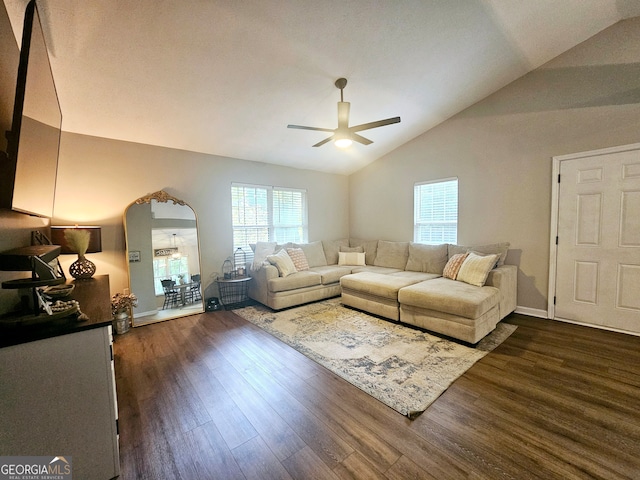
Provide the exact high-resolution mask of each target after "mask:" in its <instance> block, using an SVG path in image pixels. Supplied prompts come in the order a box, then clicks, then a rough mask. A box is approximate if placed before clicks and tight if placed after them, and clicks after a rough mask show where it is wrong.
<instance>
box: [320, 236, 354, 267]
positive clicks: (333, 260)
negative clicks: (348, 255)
mask: <svg viewBox="0 0 640 480" xmlns="http://www.w3.org/2000/svg"><path fill="white" fill-rule="evenodd" d="M348 246H349V239H348V238H343V239H340V240H323V241H322V248H323V250H324V256H325V259H326V262H327V263H325V265H337V264H338V252H339V251H340V247H348Z"/></svg>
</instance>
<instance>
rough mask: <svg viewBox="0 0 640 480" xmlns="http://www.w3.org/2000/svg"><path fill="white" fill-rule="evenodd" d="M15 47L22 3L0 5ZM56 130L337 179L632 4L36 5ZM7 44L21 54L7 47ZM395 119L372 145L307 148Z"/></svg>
mask: <svg viewBox="0 0 640 480" xmlns="http://www.w3.org/2000/svg"><path fill="white" fill-rule="evenodd" d="M3 1H4V3H5V6H6V9H7V13H8V15H9V17H10V20H11V23H12V26H13V29H14V33H15V35H16V38H20V37H21V34H22V17H23V15H24V8H25V6H26V4H27V0H3ZM37 3H38V8H39V11H40V14H41V16H42V18H43V24H44V29H45V36H46V40H47V42H48V47H49V52H50V57H51V66H52V70H53V73H54V77H55V81H56V87H57V90H58V96H59V98H60V104H61V108H62V114H63V130H65V131H68V132H74V133H81V134H86V135H94V136H99V137H105V138H112V139H118V140H125V141H131V142H138V143H144V144H151V145H159V146H164V147H171V148H177V149H183V150H190V151H195V152H202V153H207V154H214V155H222V156H227V157H233V158H241V159H246V160H254V161H258V162H267V163H274V164H279V165H286V166H291V167H296V168H304V169H313V170H319V171H326V172H335V173H343V174H349V173H351V172H354V171H355V170H357V169H359V168H362V167H363V166H365V165H367V164H369V163H371V162H373V161H375V160H376V159H378V158H380V157H381V156H383V155H385V154H386V153H388V152H390V151H392V150H394V149H395V148H397V147H399V146H400V145H402V144H404V143H406V142H407V141H409V140H411V139H413V138H415V137H417V136H418V135H420V134H422V133H423V132H425V131H427V130H429V129H430V128H432V127H434V126H435V125H437V124H439V123H440V122H442V121H444V120H446V119H447V118H449V117H451V116H452V115H454V114H456V113H457V112H459V111H461V110H463V109H465V108H466V107H468V106H470V105H472V104H474V103H476V102H477V101H479V100H481V99H482V98H484V97H486V96H487V95H489V94H491V93H493V92H495V91H496V90H498V89H500V88H501V87H503V86H505V85H507V84H508V83H510V82H512V81H513V80H515V79H517V78H518V77H520V76H522V75H524V74H525V73H527V72H528V71H531V70H533V69H535V68H536V67H538V66H540V65H542V64H543V63H545V62H547V61H549V60H550V59H552V58H554V57H555V56H557V55H559V54H560V53H562V52H564V51H566V50H568V49H569V48H571V47H573V46H574V45H576V44H578V43H580V42H582V41H584V40H586V39H587V38H589V37H591V36H593V35H594V34H596V33H598V32H599V31H601V30H603V29H604V28H606V27H608V26H610V25H612V24H614V23H616V22H617V21H619V20H621V19H624V18H628V17H632V16H637V15H640V2H638V1H637V0H535V1H534V0H455V1H452V0H422V1H418V0H415V1H411V0H398V1H391V0H342V1H334V0H263V1H257V0H253V1H237V0H183V1H178V0H135V1H125V0H38V1H37ZM18 44H19V42H18ZM339 77H346V78H347V79H348V85H347V87H346V88H345V90H344V100H345V101H348V102H351V122H350V123H351V124H352V125H355V124H360V123H366V122H371V121H374V120H379V119H383V118H388V117H394V116H400V117H401V118H402V121H401V123H398V124H394V125H390V126H385V127H381V128H376V129H373V130H368V131H367V132H362V134H363V135H365V136H366V137H368V138H369V139H370V140H373V142H374V143H373V144H371V145H368V146H364V145H360V144H354V145H353V146H352V147H350V148H349V149H347V150H341V149H339V148H337V147H335V146H334V145H333V144H332V143H328V144H326V145H324V146H322V147H318V148H312V145H313V144H315V143H317V142H319V141H320V140H322V139H324V138H325V137H326V135H327V134H326V133H323V132H313V131H305V130H292V129H287V128H286V127H287V124H290V123H292V124H301V125H312V126H318V127H324V128H335V127H336V126H337V102H338V101H339V100H340V91H339V90H338V89H337V88H336V87H335V86H334V82H335V80H336V79H337V78H339Z"/></svg>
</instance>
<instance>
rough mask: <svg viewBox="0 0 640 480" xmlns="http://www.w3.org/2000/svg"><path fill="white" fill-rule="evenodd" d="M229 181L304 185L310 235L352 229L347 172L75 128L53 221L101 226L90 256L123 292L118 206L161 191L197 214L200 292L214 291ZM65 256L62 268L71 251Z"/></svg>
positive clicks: (64, 155)
mask: <svg viewBox="0 0 640 480" xmlns="http://www.w3.org/2000/svg"><path fill="white" fill-rule="evenodd" d="M232 182H244V183H255V184H261V185H274V186H283V187H295V188H305V189H307V195H308V204H309V240H310V241H314V240H321V239H333V238H344V237H347V236H348V234H349V217H348V208H347V202H348V198H349V196H348V179H347V177H346V176H343V175H330V174H326V173H319V172H312V171H309V170H299V169H294V168H288V167H280V166H274V165H267V164H262V163H256V162H249V161H244V160H237V159H231V158H225V157H217V156H212V155H204V154H198V153H193V152H186V151H183V150H173V149H168V148H162V147H154V146H149V145H141V144H135V143H129V142H121V141H117V140H108V139H104V138H97V137H90V136H86V135H78V134H72V133H64V134H63V135H62V142H61V149H60V160H59V165H58V183H57V186H56V201H55V210H54V218H53V219H52V222H51V223H52V225H67V224H75V223H78V224H88V225H101V226H102V250H103V251H102V253H97V254H90V255H89V257H90V259H91V260H92V261H93V262H94V263H95V264H96V267H97V272H96V274H109V275H110V281H111V291H112V293H115V292H118V291H122V290H123V289H124V288H127V286H128V284H127V262H126V261H125V260H126V259H125V255H124V252H125V240H124V231H123V212H124V210H125V209H126V207H127V206H128V205H129V204H130V203H132V202H133V201H135V200H136V199H137V198H139V197H142V196H144V195H147V194H150V193H153V192H156V191H158V190H165V191H166V192H167V193H169V194H171V195H173V196H174V197H177V198H179V199H182V200H184V201H185V202H187V203H188V204H189V205H190V206H191V207H192V208H193V209H194V210H195V212H196V214H197V216H198V227H199V234H200V237H199V238H200V248H201V262H202V284H203V287H204V288H205V296H210V295H215V296H217V294H216V293H215V290H212V288H214V285H213V282H214V280H215V278H216V275H217V274H218V273H220V271H221V268H222V263H223V262H224V260H225V259H226V258H227V257H228V256H230V255H232V254H233V248H232V231H231V183H232ZM62 260H63V262H62V263H63V267H64V268H65V271H67V270H68V265H69V264H70V263H71V262H72V261H73V257H72V256H65V257H64V258H63V259H62ZM133 293H135V292H133Z"/></svg>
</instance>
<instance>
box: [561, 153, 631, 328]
mask: <svg viewBox="0 0 640 480" xmlns="http://www.w3.org/2000/svg"><path fill="white" fill-rule="evenodd" d="M559 173H560V177H559V180H560V183H559V185H558V212H557V247H556V255H557V256H556V278H555V318H558V319H565V320H570V321H575V322H579V323H585V324H590V325H594V326H601V327H604V328H607V329H612V330H617V331H624V332H630V333H636V334H640V149H638V148H635V149H632V150H627V151H617V152H612V153H597V152H591V153H590V154H585V156H584V157H578V158H568V159H564V160H561V161H560V162H559Z"/></svg>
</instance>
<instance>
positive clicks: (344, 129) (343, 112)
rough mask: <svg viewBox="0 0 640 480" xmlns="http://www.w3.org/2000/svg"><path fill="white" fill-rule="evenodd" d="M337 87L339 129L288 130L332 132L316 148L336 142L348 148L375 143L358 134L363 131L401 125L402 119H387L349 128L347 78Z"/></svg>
mask: <svg viewBox="0 0 640 480" xmlns="http://www.w3.org/2000/svg"><path fill="white" fill-rule="evenodd" d="M335 85H336V87H337V88H339V89H340V101H339V102H338V128H319V127H305V126H303V125H287V128H298V129H301V130H318V131H320V132H332V133H333V135H331V136H330V137H328V138H325V139H324V140H322V141H320V142H318V143H316V144H315V145H314V147H320V146H321V145H324V144H325V143H328V142H330V141H331V140H335V144H336V146H338V147H341V148H346V147H348V146H350V145H351V143H352V142H354V141H355V142H358V143H362V144H363V145H369V144H371V143H373V142H372V141H371V140H369V139H368V138H365V137H363V136H362V135H358V134H357V133H356V132H361V131H362V130H369V129H371V128H378V127H383V126H385V125H391V124H392V123H399V122H400V117H393V118H387V119H385V120H378V121H377V122H369V123H363V124H362V125H355V126H353V127H350V126H349V106H350V105H351V104H350V103H349V102H345V101H344V98H343V89H344V87H346V86H347V79H346V78H339V79H338V80H336V83H335Z"/></svg>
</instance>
